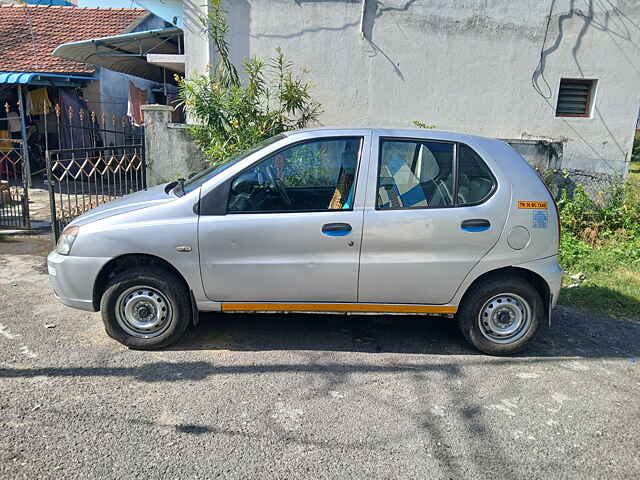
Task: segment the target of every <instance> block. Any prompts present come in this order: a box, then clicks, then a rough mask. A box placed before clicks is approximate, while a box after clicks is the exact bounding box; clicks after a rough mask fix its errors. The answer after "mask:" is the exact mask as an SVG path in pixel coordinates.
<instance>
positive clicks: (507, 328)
mask: <svg viewBox="0 0 640 480" xmlns="http://www.w3.org/2000/svg"><path fill="white" fill-rule="evenodd" d="M478 325H479V327H480V333H482V335H483V336H484V337H485V338H486V339H487V340H490V341H492V342H495V343H502V344H505V343H513V342H516V341H518V340H519V339H521V338H522V337H524V336H525V335H526V334H527V332H528V331H529V328H530V327H531V307H530V306H529V303H528V302H527V301H526V300H525V299H524V298H522V297H521V296H520V295H516V294H515V293H501V294H499V295H495V296H493V297H491V298H490V299H489V300H487V301H486V302H485V303H484V305H483V306H482V308H481V309H480V314H479V315H478Z"/></svg>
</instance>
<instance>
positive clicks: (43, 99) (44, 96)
mask: <svg viewBox="0 0 640 480" xmlns="http://www.w3.org/2000/svg"><path fill="white" fill-rule="evenodd" d="M27 105H28V107H29V114H30V115H43V114H45V113H49V110H50V109H51V101H50V100H49V94H48V93H47V89H46V88H45V87H43V88H37V89H36V90H31V91H30V92H28V93H27Z"/></svg>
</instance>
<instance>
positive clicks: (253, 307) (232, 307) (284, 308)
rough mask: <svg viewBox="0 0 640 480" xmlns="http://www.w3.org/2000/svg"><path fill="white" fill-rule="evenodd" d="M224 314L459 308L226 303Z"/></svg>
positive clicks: (442, 308) (445, 309)
mask: <svg viewBox="0 0 640 480" xmlns="http://www.w3.org/2000/svg"><path fill="white" fill-rule="evenodd" d="M222 311H223V312H264V311H266V312H377V313H447V314H453V313H456V312H457V311H458V308H457V307H455V306H451V305H406V304H405V305H398V304H378V303H258V302H225V303H222Z"/></svg>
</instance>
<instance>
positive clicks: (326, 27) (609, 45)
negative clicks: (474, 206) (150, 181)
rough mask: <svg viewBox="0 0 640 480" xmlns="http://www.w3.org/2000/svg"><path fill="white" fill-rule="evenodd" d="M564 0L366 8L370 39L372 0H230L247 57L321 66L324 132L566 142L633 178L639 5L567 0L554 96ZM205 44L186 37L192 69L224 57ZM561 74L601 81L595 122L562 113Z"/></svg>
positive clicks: (588, 161)
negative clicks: (422, 131) (419, 128)
mask: <svg viewBox="0 0 640 480" xmlns="http://www.w3.org/2000/svg"><path fill="white" fill-rule="evenodd" d="M193 1H195V2H198V1H201V3H204V0H193ZM551 3H552V2H551V0H546V1H542V0H539V1H538V0H536V1H533V0H456V1H452V0H402V1H401V0H384V2H382V1H376V0H367V9H366V12H365V21H364V31H365V36H366V39H363V38H362V36H361V34H360V14H361V8H362V3H361V1H359V0H351V1H349V0H324V1H320V0H227V2H226V8H227V9H228V11H229V14H228V19H229V22H230V26H231V31H230V34H229V38H230V41H231V45H232V56H233V60H234V62H235V63H236V64H237V65H239V64H240V62H241V61H242V59H243V58H246V57H247V56H249V55H260V56H264V57H266V56H271V55H272V54H273V52H274V49H275V48H276V47H278V46H280V47H282V48H283V50H284V52H285V54H286V55H287V56H288V58H289V59H291V60H292V61H294V62H295V63H296V64H297V65H300V66H304V67H308V68H309V69H310V70H311V72H310V74H309V78H310V79H311V80H312V81H313V82H314V84H315V88H314V90H313V92H314V95H315V97H316V98H317V99H318V100H319V101H320V102H321V103H322V106H323V109H324V114H323V115H322V117H321V123H322V124H324V125H334V126H335V125H345V126H355V125H367V126H381V127H393V126H396V127H409V126H411V125H412V123H411V122H412V120H421V121H423V122H426V123H428V124H435V125H436V126H437V128H438V129H442V130H453V131H462V132H468V133H474V134H480V135H486V136H492V137H500V138H529V137H530V136H532V137H535V138H537V137H548V138H553V139H566V145H565V148H564V160H563V167H566V168H582V169H589V170H597V171H602V172H607V173H623V172H625V171H626V166H625V165H626V164H625V160H628V158H629V156H630V155H629V152H630V149H631V145H632V138H633V130H634V128H635V122H636V119H637V115H638V109H639V105H640V54H639V52H640V49H639V46H640V27H639V26H640V2H638V1H634V0H557V1H556V2H555V10H554V12H553V15H552V18H551V22H550V28H549V32H548V35H547V39H546V43H545V48H544V51H545V54H544V79H546V81H547V82H548V83H549V87H546V85H545V82H544V80H543V78H542V77H540V78H538V82H537V83H538V85H540V87H541V89H542V90H543V93H544V94H545V95H544V96H542V95H540V94H539V93H537V92H536V90H535V89H534V88H533V86H532V76H533V75H534V72H536V70H537V69H538V63H539V59H540V51H541V47H542V44H543V40H544V34H545V27H546V23H547V22H546V19H547V15H548V14H549V8H550V5H551ZM186 5H187V2H185V6H186ZM614 6H615V7H614ZM203 8H205V7H203ZM186 16H187V15H185V17H186ZM186 23H187V22H186V21H185V24H186ZM187 38H188V39H189V41H187ZM204 38H205V37H203V36H202V35H192V36H189V35H188V34H187V32H185V44H186V46H187V53H188V56H189V57H191V58H190V59H188V60H187V72H188V73H189V72H193V71H194V70H195V71H203V67H204V65H206V63H210V62H211V57H210V56H208V55H206V56H205V55H204V54H203V53H202V52H203V51H204V50H206V41H205V39H204ZM196 45H198V46H197V48H195V46H196ZM561 77H565V78H583V77H584V78H595V79H597V80H598V87H597V94H596V98H595V104H594V108H593V115H592V118H556V117H555V105H556V95H557V91H558V86H559V83H560V78H561Z"/></svg>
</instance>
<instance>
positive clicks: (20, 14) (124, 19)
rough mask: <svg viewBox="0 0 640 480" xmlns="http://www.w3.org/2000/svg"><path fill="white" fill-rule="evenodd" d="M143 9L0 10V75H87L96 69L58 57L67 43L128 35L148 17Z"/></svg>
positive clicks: (9, 7) (8, 7) (38, 7)
mask: <svg viewBox="0 0 640 480" xmlns="http://www.w3.org/2000/svg"><path fill="white" fill-rule="evenodd" d="M148 13H149V12H147V10H144V9H141V8H81V7H54V6H47V5H28V6H23V5H3V6H1V7H0V39H1V40H0V71H9V72H58V73H85V72H87V73H88V72H92V71H93V70H94V67H92V66H90V65H86V64H83V63H78V62H72V61H70V60H65V59H63V58H58V57H54V56H53V55H52V54H51V53H52V52H53V50H54V49H55V48H56V47H57V46H58V45H61V44H63V43H67V42H76V41H79V40H88V39H91V38H99V37H108V36H112V35H119V34H121V33H125V32H126V31H128V29H129V28H132V27H133V26H134V25H135V24H136V23H137V22H138V21H140V20H142V18H143V17H144V16H145V15H146V14H148Z"/></svg>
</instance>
